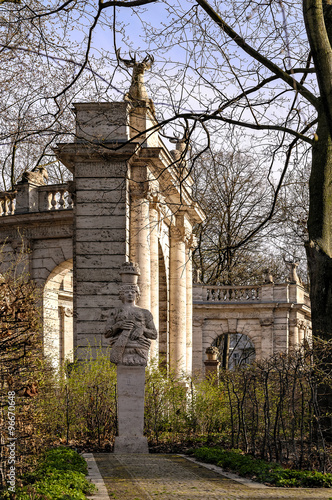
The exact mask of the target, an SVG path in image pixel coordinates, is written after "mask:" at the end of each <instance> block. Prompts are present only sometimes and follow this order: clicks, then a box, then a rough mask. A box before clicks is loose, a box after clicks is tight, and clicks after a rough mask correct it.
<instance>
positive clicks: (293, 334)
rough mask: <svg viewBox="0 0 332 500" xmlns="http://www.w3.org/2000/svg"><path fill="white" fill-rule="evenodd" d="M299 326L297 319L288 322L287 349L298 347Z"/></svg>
mask: <svg viewBox="0 0 332 500" xmlns="http://www.w3.org/2000/svg"><path fill="white" fill-rule="evenodd" d="M299 326H300V321H299V320H298V318H292V319H290V320H289V347H291V348H297V347H299Z"/></svg>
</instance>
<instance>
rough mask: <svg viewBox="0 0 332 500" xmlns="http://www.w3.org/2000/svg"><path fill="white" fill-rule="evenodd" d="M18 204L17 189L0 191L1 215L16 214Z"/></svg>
mask: <svg viewBox="0 0 332 500" xmlns="http://www.w3.org/2000/svg"><path fill="white" fill-rule="evenodd" d="M15 206H16V191H6V192H2V193H0V217H3V216H6V215H14V213H15Z"/></svg>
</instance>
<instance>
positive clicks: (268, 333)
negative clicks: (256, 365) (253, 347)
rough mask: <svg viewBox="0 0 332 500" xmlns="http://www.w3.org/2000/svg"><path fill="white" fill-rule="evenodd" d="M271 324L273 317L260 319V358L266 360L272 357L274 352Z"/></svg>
mask: <svg viewBox="0 0 332 500" xmlns="http://www.w3.org/2000/svg"><path fill="white" fill-rule="evenodd" d="M273 323H274V319H273V317H266V318H261V319H260V324H261V329H262V336H261V338H262V344H261V358H268V357H269V356H272V354H273V352H274V349H273V346H274V342H273V341H274V339H273Z"/></svg>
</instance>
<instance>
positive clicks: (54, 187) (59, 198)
mask: <svg viewBox="0 0 332 500" xmlns="http://www.w3.org/2000/svg"><path fill="white" fill-rule="evenodd" d="M38 192H39V193H38V194H39V203H38V205H39V211H40V212H47V211H53V210H68V209H71V208H73V204H74V203H73V199H72V197H71V193H70V190H69V183H66V184H51V185H50V186H40V187H39V188H38Z"/></svg>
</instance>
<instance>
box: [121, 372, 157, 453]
mask: <svg viewBox="0 0 332 500" xmlns="http://www.w3.org/2000/svg"><path fill="white" fill-rule="evenodd" d="M144 386H145V367H144V366H124V365H118V366H117V393H118V433H119V435H118V436H117V437H116V438H115V442H114V453H116V454H121V453H149V449H148V441H147V438H146V437H145V436H143V429H144V389H145V387H144Z"/></svg>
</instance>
